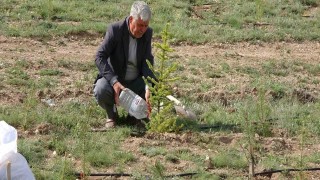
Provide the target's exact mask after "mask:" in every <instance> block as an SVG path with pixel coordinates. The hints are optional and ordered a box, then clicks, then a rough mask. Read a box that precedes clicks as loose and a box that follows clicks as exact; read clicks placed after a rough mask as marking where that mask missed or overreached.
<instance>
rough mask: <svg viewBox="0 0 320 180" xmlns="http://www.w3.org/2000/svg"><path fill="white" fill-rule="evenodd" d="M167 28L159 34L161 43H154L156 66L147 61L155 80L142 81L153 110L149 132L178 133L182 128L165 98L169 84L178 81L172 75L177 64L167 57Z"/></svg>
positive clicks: (171, 104)
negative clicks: (147, 88)
mask: <svg viewBox="0 0 320 180" xmlns="http://www.w3.org/2000/svg"><path fill="white" fill-rule="evenodd" d="M168 28H169V25H168V24H167V25H166V26H165V28H164V30H163V31H162V32H161V37H162V38H161V39H162V43H155V47H156V48H157V54H156V58H157V63H158V65H157V66H156V67H153V66H152V65H151V63H150V62H149V61H148V65H149V67H150V69H151V70H152V71H153V73H154V74H155V76H156V79H157V80H155V79H152V78H150V77H148V79H144V80H145V82H146V83H147V84H148V85H149V89H150V91H151V96H150V102H151V104H152V106H153V109H155V111H154V112H153V113H151V115H150V117H149V118H150V122H149V124H148V126H147V127H148V130H149V131H150V132H178V131H179V130H180V129H181V128H182V126H183V125H182V124H181V125H178V124H177V116H176V114H175V113H174V111H173V109H174V107H173V102H171V101H170V100H169V99H168V98H167V96H168V95H170V94H171V92H172V91H171V86H170V83H172V82H174V81H176V80H177V79H178V78H177V77H173V75H172V73H173V72H175V71H176V69H177V63H173V62H172V61H171V59H170V58H169V56H168V54H169V53H170V52H172V51H173V49H171V48H170V45H169V39H170V34H169V32H168ZM147 80H149V81H151V82H152V83H153V84H154V85H153V86H151V85H150V83H149V82H148V81H147Z"/></svg>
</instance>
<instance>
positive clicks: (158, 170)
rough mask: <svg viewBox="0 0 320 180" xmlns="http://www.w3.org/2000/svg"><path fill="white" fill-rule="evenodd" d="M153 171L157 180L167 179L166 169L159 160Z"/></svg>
mask: <svg viewBox="0 0 320 180" xmlns="http://www.w3.org/2000/svg"><path fill="white" fill-rule="evenodd" d="M151 171H152V173H153V177H154V178H155V179H165V177H164V171H165V167H164V166H163V165H162V164H161V163H160V162H159V161H158V160H157V161H156V162H155V165H154V166H152V167H151Z"/></svg>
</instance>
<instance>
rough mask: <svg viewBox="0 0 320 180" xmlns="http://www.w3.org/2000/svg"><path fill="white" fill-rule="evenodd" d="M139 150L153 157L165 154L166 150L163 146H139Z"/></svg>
mask: <svg viewBox="0 0 320 180" xmlns="http://www.w3.org/2000/svg"><path fill="white" fill-rule="evenodd" d="M140 152H141V153H142V154H143V155H145V156H148V157H154V156H158V155H162V156H164V155H166V154H167V151H166V149H165V148H163V147H142V148H140Z"/></svg>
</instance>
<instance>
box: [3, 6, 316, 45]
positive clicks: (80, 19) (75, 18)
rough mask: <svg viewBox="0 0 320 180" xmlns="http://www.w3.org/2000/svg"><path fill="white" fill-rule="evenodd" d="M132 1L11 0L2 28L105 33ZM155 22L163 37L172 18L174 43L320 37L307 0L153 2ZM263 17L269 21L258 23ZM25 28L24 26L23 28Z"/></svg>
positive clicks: (33, 33) (45, 33) (40, 33)
mask: <svg viewBox="0 0 320 180" xmlns="http://www.w3.org/2000/svg"><path fill="white" fill-rule="evenodd" d="M131 3H132V2H131V1H129V0H126V1H121V3H119V2H116V1H108V3H106V2H105V1H94V2H87V1H84V0H78V1H75V0H72V1H62V0H45V1H32V2H31V1H14V0H6V1H5V3H3V4H5V5H2V6H1V7H0V17H1V18H0V22H1V26H0V30H1V31H2V32H4V34H5V35H10V36H24V37H54V36H66V35H81V34H87V35H90V34H96V35H98V34H103V33H104V31H105V29H106V26H107V24H108V23H111V22H114V21H117V20H120V19H124V17H125V16H127V15H128V14H129V10H130V6H131ZM148 3H149V5H150V7H151V8H152V12H153V18H152V22H151V23H152V24H151V26H152V27H153V28H154V30H155V36H157V37H159V36H160V32H161V30H162V28H163V24H166V23H167V22H170V23H171V24H172V28H171V29H172V31H173V32H177V33H175V34H174V42H181V41H187V42H191V43H206V42H236V41H257V40H261V41H269V42H270V41H274V40H276V41H283V40H298V41H302V40H319V38H320V36H319V33H318V27H319V23H320V22H319V20H318V17H317V16H316V17H315V18H311V19H306V18H304V17H303V16H302V14H303V12H304V11H305V10H306V9H307V8H308V7H310V6H314V7H316V6H318V5H319V3H318V2H317V1H316V0H306V1H290V2H282V1H276V0H271V1H261V0H256V1H248V0H239V1H237V2H234V1H232V0H227V1H223V2H207V1H190V2H189V1H182V0H178V1H175V2H174V3H173V2H170V1H157V2H152V1H148ZM259 22H263V23H266V24H267V25H265V26H259V25H256V23H259ZM22 27H23V28H22Z"/></svg>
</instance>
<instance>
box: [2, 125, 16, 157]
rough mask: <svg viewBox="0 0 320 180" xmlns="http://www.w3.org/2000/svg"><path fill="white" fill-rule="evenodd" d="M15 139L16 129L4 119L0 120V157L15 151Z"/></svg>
mask: <svg viewBox="0 0 320 180" xmlns="http://www.w3.org/2000/svg"><path fill="white" fill-rule="evenodd" d="M17 139H18V133H17V130H16V129H15V128H14V127H12V126H10V125H9V124H7V123H6V122H5V121H0V159H1V157H3V156H4V155H6V154H7V153H9V152H11V151H13V152H15V153H16V152H17Z"/></svg>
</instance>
